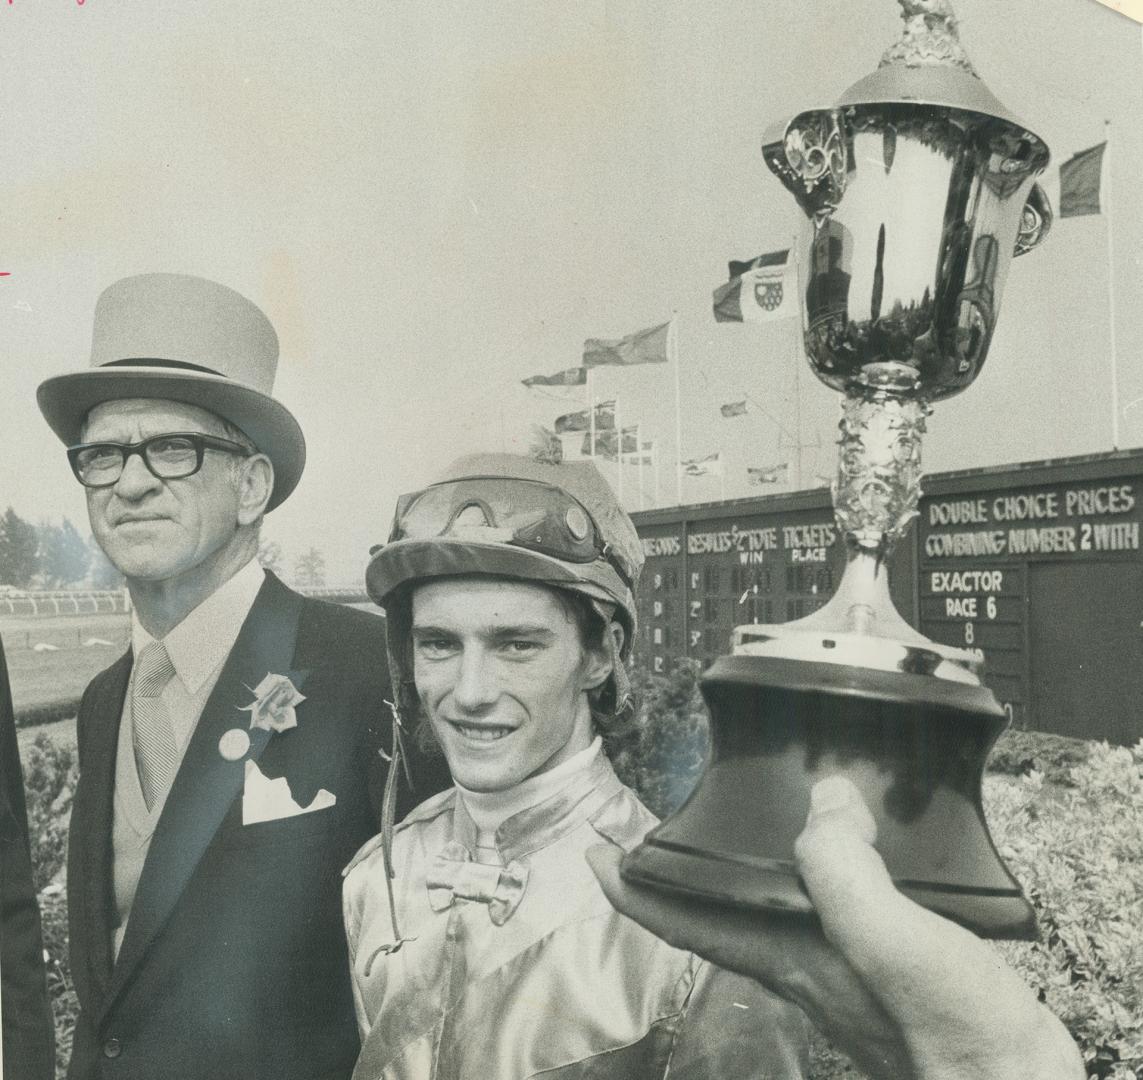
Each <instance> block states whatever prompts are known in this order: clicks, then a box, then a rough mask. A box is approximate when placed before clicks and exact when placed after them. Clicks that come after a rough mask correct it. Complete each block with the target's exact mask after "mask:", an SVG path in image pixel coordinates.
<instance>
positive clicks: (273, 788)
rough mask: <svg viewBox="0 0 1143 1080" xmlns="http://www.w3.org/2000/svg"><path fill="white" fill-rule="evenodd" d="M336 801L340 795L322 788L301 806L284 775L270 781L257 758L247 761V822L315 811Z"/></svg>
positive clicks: (244, 806)
mask: <svg viewBox="0 0 1143 1080" xmlns="http://www.w3.org/2000/svg"><path fill="white" fill-rule="evenodd" d="M336 802H337V796H336V795H334V794H333V793H332V792H329V791H326V789H325V788H321V789H320V790H319V791H318V793H317V794H316V795H315V796H314V797H313V801H312V802H311V803H310V804H309V806H299V805H298V804H297V803H296V802H294V800H293V796H291V795H290V785H289V783H287V781H286V778H285V777H284V776H280V777H278V778H277V779H276V780H267V779H266V775H265V774H264V773H263V772H262V770H261V769H259V768H258V766H257V765H256V764H255V763H254V762H253V761H249V760H247V762H246V782H245V785H244V786H243V789H242V824H243V825H254V824H255V823H257V822H259V821H277V820H279V819H280V818H288V817H297V816H298V815H299V814H312V813H313V812H314V811H315V810H325V809H327V808H328V807H330V806H333V805H334V804H335V803H336Z"/></svg>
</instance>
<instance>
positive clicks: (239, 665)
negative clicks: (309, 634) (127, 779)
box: [106, 576, 302, 1005]
mask: <svg viewBox="0 0 1143 1080" xmlns="http://www.w3.org/2000/svg"><path fill="white" fill-rule="evenodd" d="M301 603H302V597H300V596H299V595H298V594H296V593H294V592H292V591H291V590H289V589H287V588H286V587H285V586H284V585H282V584H281V582H279V581H278V580H277V579H276V578H273V577H270V576H268V577H267V579H266V581H265V582H264V583H263V585H262V588H261V590H260V591H259V593H258V597H257V599H256V600H255V601H254V606H253V607H252V608H251V609H250V614H249V616H247V619H246V621H245V623H244V624H243V626H242V630H241V631H240V633H239V635H238V638H237V640H236V641H235V643H234V648H233V649H232V650H231V652H230V656H229V657H228V658H227V660H226V662H225V664H224V666H223V669H222V672H221V674H220V675H219V678H218V682H217V683H216V684H215V687H214V690H213V691H212V692H211V694H210V697H209V698H208V699H207V702H206V705H205V706H204V707H203V710H202V715H201V716H200V717H199V720H198V724H197V725H196V727H195V730H194V734H193V735H192V736H191V739H190V742H189V743H188V745H187V749H186V754H185V756H184V757H183V761H182V764H181V765H180V766H179V771H178V774H177V775H176V776H175V781H174V784H173V785H172V787H171V791H170V794H169V795H168V796H167V802H166V805H165V806H164V807H163V812H162V814H161V815H160V817H159V821H158V824H157V825H156V826H155V833H154V836H153V837H152V839H151V846H150V850H149V851H148V852H147V859H146V862H145V863H144V865H143V872H142V874H141V876H140V878H139V887H138V888H137V889H136V892H135V898H134V901H133V902H132V905H131V917H130V919H129V920H128V922H127V930H126V933H125V935H124V938H123V945H122V947H121V948H120V951H119V958H118V960H117V962H116V964H115V969H114V971H113V973H112V979H111V987H110V989H109V993H108V996H107V999H106V1000H107V1004H108V1005H110V1003H111V1001H112V1000H113V999H114V997H115V995H116V994H117V993H118V992H119V990H120V989H122V987H123V986H124V985H125V984H126V982H127V980H128V979H129V978H130V976H131V974H132V972H133V971H134V970H135V968H136V967H137V965H138V964H139V961H140V960H141V959H142V958H143V956H144V954H145V953H146V951H147V949H148V947H149V946H150V944H151V942H152V941H153V940H154V938H155V936H156V935H157V934H158V933H159V931H160V930H162V928H163V926H164V925H165V923H166V921H167V919H168V918H169V917H170V915H171V912H172V911H173V909H174V907H175V905H176V904H177V903H178V900H179V897H180V896H181V895H182V893H183V890H184V889H185V887H186V885H187V882H188V881H189V880H190V878H191V875H192V874H193V873H194V871H195V868H196V867H197V866H198V863H199V860H200V859H201V858H202V855H203V853H204V852H205V851H206V849H207V847H208V845H209V844H210V842H211V840H212V839H213V837H214V834H215V832H216V831H217V830H218V827H219V825H220V824H221V823H222V820H223V818H224V817H225V816H226V814H227V811H228V810H229V809H230V808H231V806H232V805H233V803H234V800H235V798H236V797H238V796H240V794H241V792H242V788H243V781H244V779H245V768H246V764H245V763H246V761H247V760H253V761H257V760H258V758H259V757H260V756H261V754H262V751H263V750H265V748H266V744H267V743H268V742H269V740H270V738H271V736H270V735H269V733H267V732H265V731H261V730H255V731H250V732H249V735H250V750H249V752H248V754H247V755H246V758H245V759H243V760H240V761H228V760H227V759H226V758H224V757H223V756H222V755H221V753H220V752H219V746H218V744H219V739H221V737H222V736H223V734H224V733H225V732H227V731H229V730H231V729H232V728H241V729H243V730H247V729H248V728H249V725H250V714H249V713H248V712H244V711H242V708H241V707H242V706H243V705H247V704H249V703H250V702H251V700H253V695H252V693H251V688H252V687H255V686H257V685H258V683H259V682H261V680H262V678H263V677H264V676H265V675H266V674H268V673H271V672H273V673H275V674H288V673H290V671H291V668H292V666H293V657H294V647H295V643H296V641H297V634H298V616H299V613H300V609H301ZM294 681H295V684H297V682H298V679H297V678H295V679H294Z"/></svg>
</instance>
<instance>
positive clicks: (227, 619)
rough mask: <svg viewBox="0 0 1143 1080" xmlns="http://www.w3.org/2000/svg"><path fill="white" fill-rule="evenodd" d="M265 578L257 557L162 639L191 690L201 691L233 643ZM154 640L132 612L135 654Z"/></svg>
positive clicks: (132, 643) (194, 691)
mask: <svg viewBox="0 0 1143 1080" xmlns="http://www.w3.org/2000/svg"><path fill="white" fill-rule="evenodd" d="M265 579H266V575H265V573H264V572H263V570H262V567H261V566H260V565H259V564H258V560H257V559H251V560H250V561H249V562H248V563H247V564H246V565H245V566H244V567H242V569H241V570H239V571H238V572H237V573H236V574H234V575H232V576H231V577H230V578H228V579H227V580H226V581H224V582H223V583H222V584H221V585H220V586H219V587H218V588H217V589H215V590H214V592H212V593H211V594H210V596H208V597H207V598H206V599H205V600H204V601H203V602H202V603H201V604H199V605H198V607H196V608H193V609H192V610H191V611H190V612H189V613H188V614H187V615H186V617H185V618H184V619H183V621H182V622H180V623H179V624H178V625H177V626H176V627H174V628H173V629H172V630H171V631H170V632H169V633H168V634H167V636H166V637H164V638H163V639H162V642H163V644H164V645H165V646H166V647H167V655H168V656H169V657H170V658H171V664H172V665H173V666H174V669H175V674H176V675H177V676H178V677H179V681H180V682H181V683H182V684H183V686H184V687H185V688H186V691H187V693H188V694H192V695H193V694H197V693H198V691H199V690H200V689H201V688H202V685H203V683H205V682H206V680H207V679H208V678H209V677H210V675H211V674H212V673H213V672H214V671H216V670H217V669H218V667H219V666H220V665H221V664H222V661H223V660H224V659H225V658H226V656H227V654H228V653H229V652H230V650H231V649H232V648H233V647H234V642H235V641H236V640H237V638H238V632H239V631H240V630H241V629H242V624H243V623H244V622H245V621H246V616H247V615H249V614H250V609H251V608H252V607H253V606H254V600H255V598H256V597H257V596H258V590H259V589H261V588H262V582H263V581H265ZM154 640H155V638H153V637H152V636H151V635H150V634H148V633H147V631H146V630H144V629H143V626H142V624H141V623H140V622H139V619H138V616H137V615H132V616H131V647H132V649H133V650H134V653H135V656H139V655H140V653H142V651H143V649H144V648H146V647H147V646H148V645H149V644H150V643H151V642H152V641H154Z"/></svg>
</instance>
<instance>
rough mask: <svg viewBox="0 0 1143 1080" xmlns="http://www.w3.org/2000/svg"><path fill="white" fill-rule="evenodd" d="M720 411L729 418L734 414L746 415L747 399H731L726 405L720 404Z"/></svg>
mask: <svg viewBox="0 0 1143 1080" xmlns="http://www.w3.org/2000/svg"><path fill="white" fill-rule="evenodd" d="M718 411H719V412H720V413H722V415H723V416H724V417H725V418H726V419H727V420H729V419H730V418H731V417H732V416H745V415H746V402H745V401H729V402H727V403H726V404H725V405H720V406H719V407H718Z"/></svg>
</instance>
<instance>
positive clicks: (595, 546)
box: [389, 476, 635, 588]
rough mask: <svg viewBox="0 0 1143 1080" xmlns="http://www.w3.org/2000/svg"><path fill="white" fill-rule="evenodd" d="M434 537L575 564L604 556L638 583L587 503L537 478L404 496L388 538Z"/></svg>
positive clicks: (479, 480)
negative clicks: (605, 537)
mask: <svg viewBox="0 0 1143 1080" xmlns="http://www.w3.org/2000/svg"><path fill="white" fill-rule="evenodd" d="M436 537H452V538H455V539H458V540H464V539H468V540H473V541H479V542H485V543H488V542H492V543H502V544H510V545H512V546H513V547H519V548H524V549H525V550H527V551H535V552H538V553H539V554H541V555H548V556H550V557H552V558H554V559H560V560H562V561H564V562H571V563H590V562H595V561H596V560H597V559H603V560H605V561H606V562H608V563H609V564H610V565H611V566H612V567H613V568H614V569H615V572H616V573H617V574H618V575H619V577H620V578H621V579H622V580H623V583H624V584H625V585H627V587H628V588H631V587H632V586H633V583H634V576H635V575H634V568H633V567H630V566H628V565H627V560H626V559H624V558H623V557H622V556H621V555H620V554H619V553H618V552H617V551H615V549H613V548H612V547H611V546H610V545H609V544H607V543H606V542H605V541H604V540H603V538H602V536H601V535H600V530H599V527H598V526H597V525H596V523H595V521H594V520H593V519H592V517H591V515H590V514H589V513H588V512H587V510H585V509H584V507H583V504H582V503H580V502H579V500H577V499H575V498H573V497H572V496H571V495H569V494H568V493H567V492H566V491H564V490H562V489H561V488H558V487H554V486H552V485H551V484H545V483H543V482H541V481H538V480H525V479H523V478H519V477H511V478H505V477H497V476H473V477H466V478H464V479H461V480H445V481H443V482H441V483H439V484H433V485H432V486H431V487H427V488H425V489H424V490H423V491H416V492H413V493H412V494H409V495H402V496H401V498H400V499H399V500H398V501H397V512H396V515H395V516H394V518H393V528H392V531H391V532H390V534H389V542H390V543H394V542H396V541H398V540H429V539H433V538H436Z"/></svg>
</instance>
